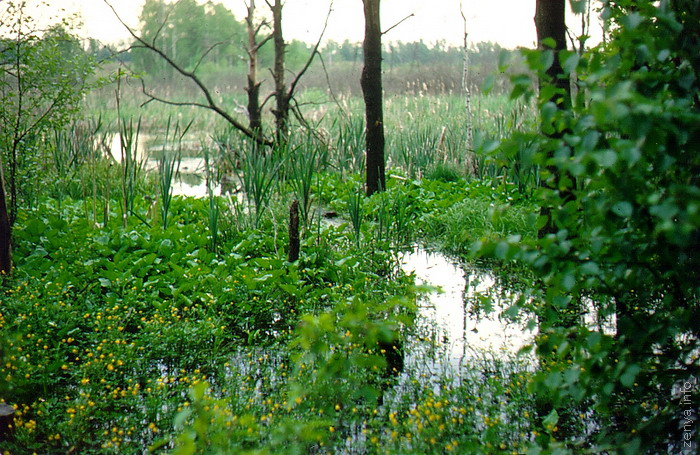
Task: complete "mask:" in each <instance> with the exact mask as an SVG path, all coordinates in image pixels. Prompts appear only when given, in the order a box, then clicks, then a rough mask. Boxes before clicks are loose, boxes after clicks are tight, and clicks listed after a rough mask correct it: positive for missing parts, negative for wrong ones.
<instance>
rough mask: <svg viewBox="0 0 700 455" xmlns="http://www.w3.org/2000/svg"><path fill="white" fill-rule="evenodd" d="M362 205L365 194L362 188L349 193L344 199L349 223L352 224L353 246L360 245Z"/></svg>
mask: <svg viewBox="0 0 700 455" xmlns="http://www.w3.org/2000/svg"><path fill="white" fill-rule="evenodd" d="M364 203H365V192H364V191H363V190H362V188H359V189H357V190H355V191H354V192H352V193H350V194H349V195H348V196H347V199H346V207H347V211H348V215H349V216H350V222H351V223H352V230H353V233H354V234H355V244H356V245H357V246H359V245H360V240H361V237H362V224H363V221H364V217H365V215H364Z"/></svg>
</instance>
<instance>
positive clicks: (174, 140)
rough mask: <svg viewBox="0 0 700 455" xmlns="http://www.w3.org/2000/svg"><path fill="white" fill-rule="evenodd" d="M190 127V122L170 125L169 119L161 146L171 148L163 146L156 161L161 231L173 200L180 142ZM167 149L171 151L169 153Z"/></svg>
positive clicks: (180, 151) (178, 164)
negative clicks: (168, 145) (182, 124)
mask: <svg viewBox="0 0 700 455" xmlns="http://www.w3.org/2000/svg"><path fill="white" fill-rule="evenodd" d="M191 126H192V122H191V121H190V122H189V123H188V124H186V125H185V126H184V127H181V126H180V122H179V121H175V123H172V119H171V118H169V119H168V123H167V124H166V127H165V136H164V137H163V144H171V147H166V146H165V145H164V146H163V153H162V155H161V156H160V158H159V159H158V174H159V179H158V183H159V190H160V214H161V223H162V226H163V229H167V227H168V214H169V212H170V204H171V202H172V199H173V181H174V179H175V177H176V175H177V173H178V171H179V168H180V161H181V159H182V140H183V138H184V137H185V135H186V134H187V132H188V131H189V129H190V127H191ZM169 148H170V149H172V151H169V150H168V149H169Z"/></svg>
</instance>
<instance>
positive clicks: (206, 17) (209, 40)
mask: <svg viewBox="0 0 700 455" xmlns="http://www.w3.org/2000/svg"><path fill="white" fill-rule="evenodd" d="M139 33H140V35H141V37H142V38H143V39H144V40H146V41H147V42H149V43H155V44H156V45H157V46H158V47H159V48H160V49H161V50H162V51H163V52H164V53H166V54H167V55H168V56H169V57H170V58H172V60H173V61H174V62H176V63H177V64H178V65H180V66H181V67H182V68H183V69H185V70H187V71H194V70H197V72H198V74H199V75H201V77H202V78H204V79H205V80H207V81H208V82H209V83H213V84H215V85H218V86H222V87H224V88H226V89H231V88H233V87H237V86H240V87H243V86H244V84H245V68H246V65H247V54H246V43H247V40H248V32H247V28H246V25H245V23H244V21H239V20H237V19H236V17H235V16H234V15H233V13H232V12H231V11H230V10H228V9H227V8H226V7H224V6H223V5H221V4H218V3H212V2H209V3H206V4H199V3H198V2H197V1H195V0H181V1H179V2H177V3H175V4H170V3H166V2H165V1H164V0H147V1H146V3H145V4H144V6H143V9H142V11H141V15H140V25H139ZM264 33H266V32H265V30H264V29H263V30H262V32H261V35H263V36H264ZM131 44H133V47H132V48H131V49H130V50H129V51H128V52H123V53H119V54H118V55H117V58H119V60H121V61H122V62H125V63H128V64H129V66H130V67H131V68H132V69H133V70H134V71H135V72H137V73H140V74H143V75H147V76H151V77H156V78H158V79H159V80H161V81H168V80H170V81H173V82H174V81H175V80H176V78H177V73H176V71H175V70H174V69H173V68H172V67H171V66H170V65H168V63H167V62H166V61H165V60H164V59H163V58H162V57H161V56H159V55H157V54H156V53H154V52H152V51H150V50H146V49H142V48H139V46H138V43H137V42H134V43H131ZM312 50H313V44H309V43H305V42H302V41H298V40H291V41H289V42H288V43H287V49H286V55H285V59H286V64H287V67H288V68H289V69H290V70H292V71H295V70H298V69H300V68H301V67H302V66H303V65H304V63H305V62H306V60H307V59H308V58H309V55H310V54H311V52H312ZM89 52H90V53H92V54H93V55H94V56H96V57H97V58H98V59H105V58H109V57H110V55H111V54H112V53H111V52H110V50H109V49H107V48H105V47H103V46H101V45H99V44H98V43H97V42H95V41H91V42H90V45H89ZM502 52H509V53H513V52H514V51H507V50H504V49H502V48H501V47H500V46H499V45H498V44H494V43H477V44H475V45H472V46H471V48H470V49H469V63H470V75H471V81H470V83H471V85H472V88H475V89H476V88H478V87H479V86H480V85H481V84H482V82H483V79H484V77H485V76H486V75H488V74H492V73H495V71H496V69H497V62H498V61H499V54H500V53H502ZM115 55H116V54H115ZM321 55H322V58H323V61H324V63H325V66H326V69H327V71H328V72H329V77H328V78H326V77H325V74H323V69H322V68H321V65H320V64H319V63H316V64H315V65H314V67H313V68H312V71H311V72H310V73H309V75H308V77H307V78H306V80H305V82H304V85H306V86H316V87H323V86H327V81H326V79H329V80H330V81H331V85H337V87H336V88H337V89H338V90H341V91H345V92H351V93H355V92H356V91H359V83H358V82H357V79H358V78H357V77H356V75H357V74H359V71H360V69H361V66H362V61H363V52H362V43H356V42H350V41H348V40H346V41H344V42H342V43H338V42H334V41H328V42H326V43H325V45H324V46H323V47H322V48H321ZM258 58H259V67H260V68H261V71H267V70H266V68H268V67H271V66H272V65H273V59H274V53H273V47H272V43H271V42H270V43H267V44H266V45H264V46H262V48H261V49H260V51H259V56H258ZM463 61H464V50H463V49H462V48H461V47H458V46H450V45H447V44H446V43H445V42H437V43H426V42H424V41H416V42H409V43H405V42H389V43H387V44H386V45H385V49H384V67H385V72H386V74H387V77H386V82H385V85H386V90H387V91H390V92H407V91H408V92H419V91H421V92H425V91H428V92H440V93H445V92H453V91H459V90H460V89H461V85H462V67H463ZM346 78H347V80H345V79H346ZM496 87H497V89H498V84H497V86H496Z"/></svg>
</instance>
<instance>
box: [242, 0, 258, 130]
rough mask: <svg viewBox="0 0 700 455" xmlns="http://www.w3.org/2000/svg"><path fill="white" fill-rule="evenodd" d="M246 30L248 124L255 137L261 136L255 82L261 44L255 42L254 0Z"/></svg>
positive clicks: (249, 9)
mask: <svg viewBox="0 0 700 455" xmlns="http://www.w3.org/2000/svg"><path fill="white" fill-rule="evenodd" d="M246 26H247V28H248V87H246V92H247V93H248V122H249V126H250V130H251V131H253V132H254V133H255V134H257V135H260V136H261V135H262V134H261V133H262V113H261V110H260V82H258V80H257V72H258V50H259V49H260V46H261V44H259V43H258V40H257V32H258V30H257V28H256V26H255V0H250V4H249V5H248V16H247V17H246Z"/></svg>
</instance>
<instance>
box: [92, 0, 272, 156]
mask: <svg viewBox="0 0 700 455" xmlns="http://www.w3.org/2000/svg"><path fill="white" fill-rule="evenodd" d="M103 1H104V2H105V4H107V6H108V7H109V8H110V9H111V10H112V12H113V13H114V15H115V17H116V18H117V20H118V21H119V22H120V23H121V24H122V25H123V26H124V27H125V28H126V30H127V31H128V32H129V34H130V35H131V36H132V37H133V38H134V39H135V40H136V41H137V42H138V43H139V44H140V46H142V47H144V48H146V49H149V50H150V51H152V52H155V53H156V54H157V55H158V56H159V57H160V58H162V59H163V60H164V61H165V62H166V63H167V64H168V65H170V67H172V68H173V69H174V70H175V71H177V72H178V73H180V74H181V75H182V76H184V77H185V78H187V79H189V80H191V81H192V82H194V84H195V85H196V86H197V87H198V88H199V90H200V91H201V92H202V94H203V95H204V97H205V98H206V100H207V104H201V103H195V104H190V105H196V106H200V107H203V108H206V109H209V110H212V111H214V112H216V113H217V114H219V116H221V117H223V118H224V119H225V120H226V121H227V122H229V123H230V124H231V125H232V126H233V127H235V128H236V129H237V130H239V131H240V132H241V133H243V134H244V135H246V136H248V137H249V138H251V139H253V140H254V141H255V142H257V143H258V144H260V145H267V146H271V145H273V142H272V141H270V140H269V139H266V138H265V137H263V136H261V135H260V134H259V133H257V132H254V131H251V130H250V129H248V128H247V127H246V126H245V125H243V124H242V123H241V122H239V121H238V120H236V119H235V118H233V117H232V116H231V115H230V114H229V113H228V112H226V111H225V110H223V108H221V106H219V105H218V104H217V103H216V101H214V98H213V96H212V95H211V92H210V91H209V89H208V88H207V86H206V85H205V84H204V82H202V80H201V79H200V78H199V77H197V75H196V74H195V73H194V72H192V71H187V70H185V69H184V68H182V66H180V65H179V64H178V63H176V62H175V61H174V60H173V59H172V58H171V57H170V56H169V55H168V54H166V53H165V52H164V51H163V50H162V49H160V48H158V47H157V46H154V45H153V44H151V43H148V42H147V41H146V40H144V39H143V38H142V37H140V36H139V35H137V34H136V33H135V32H134V31H133V30H132V29H131V28H130V27H129V26H128V25H126V23H125V22H124V20H123V19H122V18H121V16H119V14H118V13H117V11H116V10H115V9H114V7H113V6H112V5H111V4H110V3H109V1H108V0H103ZM154 99H155V98H154ZM157 101H160V100H157ZM166 104H170V103H166Z"/></svg>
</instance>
